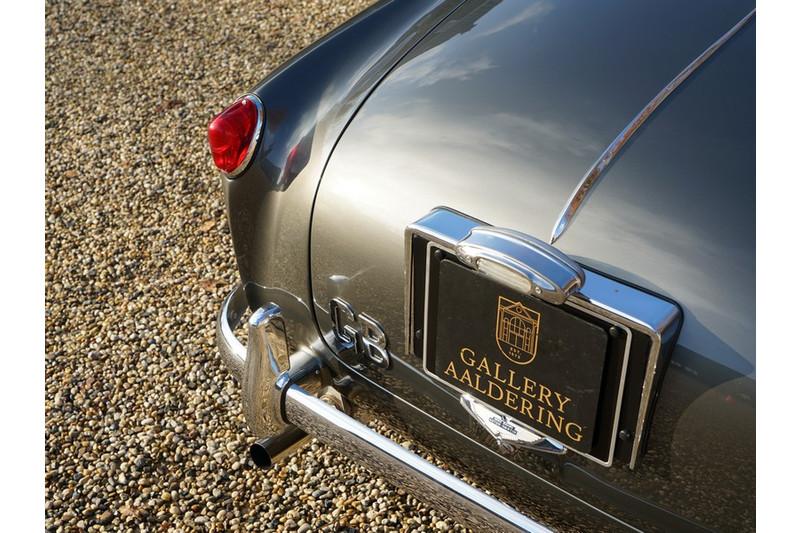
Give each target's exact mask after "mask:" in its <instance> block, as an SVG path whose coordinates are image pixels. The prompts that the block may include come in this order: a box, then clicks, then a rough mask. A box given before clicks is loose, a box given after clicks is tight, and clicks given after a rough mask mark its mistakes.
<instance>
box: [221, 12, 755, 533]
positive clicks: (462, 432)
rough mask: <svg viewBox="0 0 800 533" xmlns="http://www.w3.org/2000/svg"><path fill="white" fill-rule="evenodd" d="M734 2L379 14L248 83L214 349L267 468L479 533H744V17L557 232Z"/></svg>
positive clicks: (749, 351)
mask: <svg viewBox="0 0 800 533" xmlns="http://www.w3.org/2000/svg"><path fill="white" fill-rule="evenodd" d="M752 7H753V6H752V5H751V3H750V2H731V3H726V4H725V5H724V6H720V5H719V4H718V3H716V2H679V3H678V4H675V3H672V4H670V5H660V4H649V3H648V4H646V5H644V4H641V3H638V2H612V3H609V4H607V5H603V6H596V5H594V4H589V5H587V4H585V3H578V2H576V3H570V2H566V3H561V4H554V3H549V2H535V3H516V2H512V1H505V2H486V1H467V2H439V3H435V4H433V5H430V4H427V3H422V2H406V3H398V2H386V3H382V4H379V5H378V6H376V7H374V8H373V9H371V10H369V11H367V12H366V13H364V14H363V15H361V16H360V17H359V18H358V19H355V20H354V21H352V22H351V23H349V24H348V25H346V26H345V27H343V28H342V29H340V30H337V32H335V33H334V34H332V35H331V36H329V37H327V38H326V39H324V40H323V41H321V42H320V43H318V44H317V45H315V46H314V47H312V49H310V50H309V51H308V52H306V53H304V54H303V55H301V56H300V57H299V58H297V59H295V60H294V61H293V62H292V63H290V64H288V65H286V66H285V67H284V68H283V69H281V70H280V71H278V72H277V73H275V74H274V75H272V76H271V77H270V78H268V79H267V80H265V81H264V82H263V83H262V84H260V85H259V86H258V87H256V88H255V89H254V90H253V92H252V96H250V97H248V98H249V100H243V102H245V103H244V104H243V103H241V102H240V103H239V104H238V105H240V106H245V107H247V106H248V104H247V103H246V102H251V103H252V107H253V109H254V110H255V114H251V115H250V116H251V117H255V119H248V120H251V122H253V124H254V126H253V131H254V132H258V135H259V137H260V138H257V139H255V140H254V141H253V136H252V135H251V136H250V137H249V138H243V140H241V141H240V142H239V144H238V145H239V146H240V153H239V154H237V156H236V158H234V160H232V161H230V162H229V165H230V167H229V168H230V171H231V172H230V173H228V175H227V176H225V177H223V186H224V190H225V194H226V198H227V202H228V208H229V218H230V223H231V230H232V237H233V241H234V245H235V248H236V255H237V261H238V265H239V270H240V275H241V279H242V287H241V288H240V289H237V290H236V291H234V292H233V293H232V295H231V296H230V297H229V299H228V300H227V301H226V304H225V307H224V308H223V311H222V313H221V315H220V322H219V338H220V345H221V349H222V353H223V358H224V360H225V361H226V363H228V366H229V367H230V368H231V370H232V372H233V374H234V375H235V376H236V377H237V378H238V379H239V380H240V382H241V383H242V387H243V393H244V395H243V396H244V402H245V405H244V406H243V407H244V411H245V415H246V417H247V419H248V423H249V425H250V427H251V429H253V430H254V433H255V436H256V437H258V438H259V439H263V440H260V441H259V442H258V443H257V447H256V450H257V452H258V453H261V455H260V456H259V457H262V458H263V460H264V463H265V464H269V463H270V462H271V461H272V460H275V459H277V458H278V457H279V456H280V455H282V454H284V453H286V452H287V451H289V450H291V449H292V448H293V447H294V446H295V445H297V444H299V443H301V442H302V441H303V439H304V438H305V436H306V435H307V434H310V435H313V436H316V437H318V438H320V439H321V440H323V441H325V442H327V443H329V444H330V445H331V446H333V447H334V448H337V449H339V450H340V451H342V452H344V453H346V454H348V455H349V456H350V457H352V458H353V459H354V460H360V461H362V462H364V463H366V464H367V465H368V466H370V467H372V468H373V469H377V470H378V471H379V472H381V474H382V475H384V476H386V477H387V478H389V479H394V480H395V481H396V483H397V484H398V485H400V486H401V487H405V488H407V489H408V490H409V491H411V492H413V493H416V494H419V495H420V496H422V497H423V498H424V499H426V500H428V501H431V502H432V503H438V504H439V505H440V506H441V507H443V508H444V509H445V510H446V512H448V513H450V514H452V515H453V516H456V517H458V518H459V519H460V520H461V521H463V522H464V523H465V524H469V525H471V526H473V527H475V528H477V529H501V530H505V529H511V528H518V529H523V530H525V529H527V530H535V529H537V528H539V527H553V528H557V529H582V530H585V529H621V528H622V529H624V528H640V529H648V530H704V529H718V530H741V529H746V530H747V529H753V528H754V522H755V466H754V465H755V460H754V457H755V430H754V422H755V378H754V376H755V346H754V338H755V334H754V294H755V287H754V270H755V260H754V257H755V256H754V251H755V250H754V242H755V235H754V229H755V223H754V203H753V198H754V186H755V185H754V160H755V158H754V131H755V129H754V116H755V114H754V93H755V86H754V64H755V62H754V50H755V44H754V43H755V39H754V36H755V27H754V23H753V22H752V21H751V22H750V23H749V24H744V25H742V26H741V29H740V30H738V31H737V32H736V34H735V35H733V36H731V37H730V40H729V42H726V43H725V45H724V46H723V47H721V48H720V49H719V50H718V51H716V52H715V53H714V55H713V57H711V58H710V59H709V60H708V61H707V62H706V63H705V64H704V65H703V66H702V67H700V68H698V70H697V71H696V72H694V73H693V74H692V76H691V77H689V78H687V80H686V81H685V82H684V83H682V84H681V86H680V88H678V89H677V90H676V91H675V92H674V94H671V96H670V97H669V99H668V100H666V101H665V103H664V104H663V105H661V107H660V108H659V109H658V111H656V112H655V113H654V114H653V115H652V116H651V117H649V119H648V121H647V122H646V124H645V125H644V126H642V127H641V128H639V129H638V132H637V133H636V134H635V136H634V137H632V138H631V139H630V140H629V142H628V144H627V146H626V147H625V148H624V150H623V151H622V152H621V153H620V154H619V156H618V157H617V158H616V159H615V160H614V162H613V164H611V165H610V166H609V167H608V168H607V169H606V170H605V172H604V174H603V176H602V180H601V182H600V183H598V184H597V186H596V188H593V190H592V191H591V196H590V197H589V198H588V199H587V200H586V201H585V204H584V205H581V209H580V212H579V213H578V214H577V215H576V216H575V218H574V220H573V221H571V224H570V226H569V228H568V229H567V230H566V231H564V232H563V234H559V235H558V236H557V238H556V239H555V242H552V240H553V239H552V235H553V234H552V228H553V225H554V223H556V222H557V221H558V218H559V214H560V213H561V212H562V210H563V208H564V206H565V203H568V201H569V199H570V196H571V193H572V191H573V189H574V188H575V186H576V184H578V183H579V180H580V178H581V176H583V175H584V174H585V172H586V170H587V169H589V168H591V167H592V165H593V164H595V161H596V158H597V157H598V155H600V154H601V153H602V152H603V150H604V149H605V148H606V147H607V146H608V145H609V143H611V142H612V141H613V140H614V139H615V138H616V137H617V136H618V135H619V134H620V132H621V131H624V130H625V128H626V126H628V125H629V123H630V121H631V119H632V118H633V117H635V116H636V115H637V113H639V112H640V111H641V110H642V108H643V107H645V106H646V105H647V104H648V102H650V101H651V99H652V98H653V97H654V95H657V94H658V93H659V91H661V90H662V89H663V88H664V86H665V85H666V84H668V83H669V82H670V80H672V79H673V78H674V77H675V76H676V75H677V74H678V73H680V72H681V70H682V69H684V68H685V67H686V66H687V65H688V64H690V63H691V62H692V61H693V60H695V59H696V58H697V56H698V55H699V54H700V53H702V52H703V51H704V50H706V49H707V47H708V46H709V45H710V44H712V43H714V41H715V40H717V39H718V38H719V37H720V36H722V35H725V34H726V32H729V31H730V29H731V28H733V27H734V26H736V25H737V23H740V22H741V21H742V20H743V18H744V17H746V15H747V14H748V13H749V12H750V10H751V9H752ZM250 112H251V113H252V110H250ZM259 120H261V123H262V125H259ZM253 135H255V133H253ZM245 137H247V136H245ZM245 141H247V142H245ZM251 145H252V149H251ZM241 152H244V156H243V158H242V159H241V160H239V159H238V158H239V157H240V156H241ZM248 152H249V155H248ZM223 170H225V169H223ZM481 265H482V266H481ZM523 267H524V268H523ZM537 289H538V292H537ZM247 307H249V308H250V309H252V310H255V313H253V315H252V316H251V317H250V319H249V322H248V326H247V327H248V329H249V336H248V344H247V346H246V347H245V346H243V345H241V344H239V343H238V341H236V340H235V336H234V334H233V327H234V326H235V325H236V324H237V323H238V322H239V319H240V318H241V316H242V314H243V313H244V312H245V310H246V308H247ZM526 402H527V403H526ZM375 418H377V419H380V420H381V421H382V422H384V423H386V424H388V425H389V426H390V427H392V428H394V429H396V430H399V431H401V432H402V433H405V434H408V435H411V436H412V437H413V438H414V439H415V440H416V441H417V442H419V443H420V444H421V445H422V446H423V447H424V448H425V449H426V450H428V451H429V452H430V453H431V454H432V455H433V456H435V457H437V458H439V459H440V460H441V461H442V462H443V463H444V464H446V465H448V466H449V467H450V468H452V469H453V470H455V471H456V472H457V473H458V474H459V475H465V476H467V478H468V479H470V480H472V481H474V482H476V483H477V485H478V486H479V487H480V488H481V489H484V490H488V491H490V492H491V494H492V495H493V496H487V495H486V494H484V493H482V492H479V491H475V490H474V489H472V488H471V487H469V486H468V485H466V484H462V483H461V482H460V481H458V480H457V479H456V478H455V477H453V476H452V475H451V474H449V473H448V472H446V471H445V470H443V469H441V468H439V467H437V466H434V465H432V464H430V463H427V462H425V461H423V460H422V459H420V458H419V457H417V456H414V455H413V454H410V453H409V452H407V451H405V450H403V449H402V447H400V446H398V445H396V444H393V443H391V442H390V441H388V440H385V439H383V437H381V436H380V435H378V434H377V433H376V432H375V431H373V430H372V429H370V428H369V427H366V426H364V423H369V422H370V421H371V420H373V419H375ZM503 502H505V503H503ZM506 504H509V505H506Z"/></svg>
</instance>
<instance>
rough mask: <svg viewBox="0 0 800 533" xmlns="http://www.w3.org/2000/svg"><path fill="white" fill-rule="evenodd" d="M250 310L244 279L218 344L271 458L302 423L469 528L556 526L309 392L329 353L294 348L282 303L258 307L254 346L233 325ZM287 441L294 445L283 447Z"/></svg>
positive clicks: (251, 325)
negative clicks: (519, 509) (324, 355)
mask: <svg viewBox="0 0 800 533" xmlns="http://www.w3.org/2000/svg"><path fill="white" fill-rule="evenodd" d="M246 310H247V300H246V298H245V295H244V290H243V289H242V287H241V286H239V287H237V288H236V289H234V290H233V291H232V292H231V293H230V294H229V295H228V296H227V297H226V298H225V301H224V303H223V305H222V308H221V310H220V313H219V316H218V318H217V346H218V347H219V351H220V355H221V357H222V360H223V361H224V363H225V365H226V366H227V367H228V369H229V370H230V371H231V373H232V374H233V375H234V376H235V377H236V379H237V380H238V381H239V383H241V384H242V407H243V410H244V414H245V418H246V419H247V422H248V425H249V426H250V428H251V429H252V430H253V432H254V433H255V434H256V436H257V437H259V438H263V437H267V438H266V439H264V440H262V441H261V443H260V446H259V449H260V450H262V451H263V450H268V453H269V454H270V456H271V457H270V460H268V461H266V463H265V464H270V463H271V462H272V461H273V460H274V459H276V458H277V457H279V456H280V455H281V454H284V453H288V452H290V451H291V449H294V448H296V445H297V444H298V442H297V438H296V435H297V434H298V429H299V430H300V431H302V432H305V433H306V434H307V435H310V436H313V437H316V438H317V439H319V440H320V441H322V442H324V443H325V444H327V445H328V446H330V447H331V448H334V449H336V450H337V451H339V452H340V453H343V454H345V455H347V456H348V457H350V458H351V459H353V460H355V461H357V462H359V463H361V464H362V465H364V466H365V467H366V468H368V469H370V470H372V471H374V472H377V473H380V475H382V476H384V477H385V478H386V479H387V480H389V481H390V482H392V483H394V484H395V485H397V486H398V487H400V488H402V489H404V490H407V491H408V492H409V493H411V494H413V495H414V496H417V497H419V498H420V499H421V500H423V501H426V502H428V503H430V504H432V505H434V506H436V507H438V508H439V509H440V510H441V511H442V512H444V513H446V514H447V515H448V516H451V517H452V518H454V519H455V520H457V521H459V522H460V523H462V524H463V525H465V526H467V527H470V528H472V529H475V530H477V531H537V532H538V531H549V529H548V528H546V527H544V526H542V525H541V524H538V523H536V522H534V521H533V520H531V519H530V518H528V517H526V516H525V515H523V514H521V513H519V512H517V511H515V510H514V509H512V508H511V507H509V506H507V505H505V504H504V503H502V502H500V501H498V500H497V499H495V498H492V497H491V496H489V495H487V494H486V493H484V492H482V491H480V490H478V489H476V488H474V487H472V486H470V485H468V484H466V483H464V482H463V481H461V480H460V479H458V478H456V477H455V476H453V475H452V474H449V473H447V472H445V471H444V470H442V469H441V468H439V467H437V466H435V465H433V464H431V463H429V462H428V461H426V460H424V459H422V458H421V457H419V456H418V455H416V454H414V453H412V452H410V451H408V450H406V449H405V448H403V447H402V446H400V445H398V444H396V443H395V442H393V441H391V440H389V439H387V438H386V437H384V436H382V435H380V434H378V433H376V432H375V431H373V430H371V429H370V428H368V427H367V426H365V425H364V424H362V423H361V422H359V421H357V420H355V419H354V418H352V417H350V416H349V415H347V414H346V413H344V412H342V411H341V410H339V409H337V408H336V407H334V406H332V405H330V403H334V404H335V403H336V402H326V401H324V400H323V399H320V398H318V397H316V396H315V395H314V394H311V393H309V387H311V388H312V389H313V388H314V386H315V385H317V384H318V379H319V376H320V374H321V371H322V362H321V358H320V357H317V356H316V355H315V354H313V353H308V352H306V351H298V352H295V353H292V354H289V353H288V344H287V342H286V332H285V326H284V323H283V320H282V317H281V315H280V308H278V306H276V305H275V304H269V305H267V306H264V307H262V308H259V309H258V310H256V311H255V312H254V313H253V314H252V316H251V317H250V319H249V321H248V345H247V346H246V347H245V346H244V345H242V344H241V343H240V342H239V341H238V339H237V338H236V336H235V335H234V333H233V329H234V328H235V327H236V326H237V325H238V324H239V322H240V321H241V318H242V316H243V315H244V313H245V311H246ZM323 397H326V396H323ZM287 436H289V437H287ZM280 443H290V444H291V445H292V446H291V447H290V446H289V445H287V446H286V449H283V445H282V444H280ZM290 448H291V449H290Z"/></svg>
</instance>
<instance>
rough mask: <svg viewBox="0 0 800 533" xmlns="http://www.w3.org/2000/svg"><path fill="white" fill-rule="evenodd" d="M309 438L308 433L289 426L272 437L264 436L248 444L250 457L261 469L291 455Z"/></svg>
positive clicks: (265, 468)
mask: <svg viewBox="0 0 800 533" xmlns="http://www.w3.org/2000/svg"><path fill="white" fill-rule="evenodd" d="M308 440H309V436H308V433H306V432H304V431H303V430H301V429H297V427H296V426H289V427H288V428H286V429H285V430H284V431H282V432H281V433H278V434H277V435H275V436H273V437H266V438H263V439H261V440H257V441H255V442H254V443H253V444H251V445H250V458H251V459H252V460H253V463H255V465H256V466H257V467H259V468H261V469H262V470H267V469H268V468H270V467H272V465H274V464H275V463H277V462H279V461H280V460H282V459H284V458H285V457H286V456H288V455H291V454H292V453H294V451H295V450H297V449H298V448H299V447H301V446H302V445H303V444H305V443H306V442H307V441H308Z"/></svg>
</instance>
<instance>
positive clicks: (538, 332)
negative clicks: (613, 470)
mask: <svg viewBox="0 0 800 533" xmlns="http://www.w3.org/2000/svg"><path fill="white" fill-rule="evenodd" d="M435 270H436V271H437V272H438V273H437V272H432V273H431V274H432V280H431V287H430V294H429V297H430V302H429V306H428V312H429V313H430V315H429V316H428V321H427V328H428V329H427V331H428V341H427V343H428V344H427V347H426V348H427V350H426V357H425V365H426V368H427V370H428V371H429V372H432V373H433V374H435V375H436V376H437V377H439V378H440V379H442V380H444V381H445V382H446V383H448V384H450V385H451V386H453V387H455V388H456V389H458V390H460V391H463V392H466V393H469V394H471V395H472V396H474V397H476V398H478V399H480V400H481V401H483V402H485V403H486V404H488V405H490V406H492V407H494V408H496V409H497V410H499V411H501V412H503V413H505V414H507V415H508V416H510V417H511V418H513V419H515V420H516V421H518V422H520V423H522V424H525V425H527V426H529V427H531V428H533V429H535V430H537V431H538V432H540V433H542V434H545V435H547V436H551V437H553V438H555V439H556V440H558V441H560V442H562V443H564V444H566V445H567V446H569V447H571V448H573V449H575V450H577V451H581V452H588V451H589V450H590V449H591V447H592V442H593V436H594V433H595V425H596V420H597V418H598V416H597V415H598V405H599V403H600V394H601V386H602V381H603V369H604V365H605V361H606V354H607V350H608V344H609V339H608V333H607V331H606V330H605V329H604V328H602V327H600V326H598V325H596V324H592V323H590V322H588V321H586V320H583V319H581V318H579V317H577V316H575V315H574V314H572V313H569V312H567V310H565V309H563V308H561V307H557V306H553V305H549V304H546V303H544V302H542V301H540V300H537V299H535V298H531V297H528V296H525V295H522V294H519V293H516V292H514V291H513V290H511V289H508V288H506V287H504V286H502V285H500V284H498V283H496V282H494V281H492V280H490V279H488V278H485V277H484V276H482V275H480V274H478V273H476V272H474V271H473V270H470V269H468V268H466V267H464V266H462V265H460V264H458V263H456V262H453V261H451V260H443V261H441V262H440V263H439V264H438V268H437V269H435Z"/></svg>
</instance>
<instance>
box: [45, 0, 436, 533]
mask: <svg viewBox="0 0 800 533" xmlns="http://www.w3.org/2000/svg"><path fill="white" fill-rule="evenodd" d="M369 3H370V2H369V1H367V0H352V1H350V2H348V3H347V4H346V5H345V4H343V3H340V2H339V1H336V0H324V1H316V2H312V1H308V2H301V1H296V0H284V1H272V2H264V1H263V0H262V1H258V2H255V1H246V2H245V1H241V2H240V1H237V2H219V1H214V2H207V3H206V4H205V5H197V4H195V3H188V2H180V3H172V2H170V3H167V2H157V1H147V2H124V1H102V2H99V1H95V2H88V1H87V2H79V1H70V2H48V3H47V4H46V51H47V57H46V91H47V95H46V119H45V120H46V141H45V142H46V165H47V175H46V188H47V191H46V210H47V212H46V216H47V221H46V255H47V260H46V283H47V285H46V300H47V301H46V327H47V333H46V403H45V409H46V417H47V422H46V473H45V476H46V486H47V489H46V507H45V508H46V511H45V512H46V525H47V528H48V529H49V530H52V531H70V530H87V529H88V530H95V531H97V530H106V529H115V530H123V529H124V530H130V529H134V530H135V529H142V530H154V529H158V530H190V529H200V530H212V531H222V530H226V531H227V530H237V529H251V530H257V531H266V530H271V529H278V530H280V529H284V528H285V529H297V530H300V531H308V530H317V529H320V528H322V527H323V526H326V527H327V528H328V529H340V528H343V527H344V528H348V527H353V528H356V529H370V530H397V529H408V530H413V529H417V530H429V529H449V528H451V527H452V522H451V521H450V520H444V519H443V518H441V517H437V516H436V514H435V513H434V512H432V511H430V510H428V509H427V508H425V507H424V506H422V505H420V504H419V503H418V502H416V501H415V500H414V499H413V498H411V497H410V496H407V495H405V494H403V493H402V492H401V491H397V490H395V489H393V488H392V487H390V486H389V485H388V484H387V483H386V482H385V481H384V480H383V479H381V478H376V477H375V476H372V475H370V474H369V473H368V472H367V471H365V470H362V469H360V468H358V467H356V466H354V465H353V464H352V463H351V462H350V461H349V460H347V459H346V458H343V457H341V456H339V455H337V454H336V453H334V452H332V451H329V450H328V449H326V448H325V447H324V446H322V445H321V444H317V443H313V444H311V445H310V446H308V447H307V448H305V450H304V451H303V452H302V453H300V454H298V455H296V456H295V457H294V458H293V459H292V460H291V461H290V462H289V463H287V464H285V465H283V466H280V467H277V468H274V469H272V470H270V471H269V472H268V473H266V474H265V473H263V472H262V471H259V470H257V469H256V468H255V467H254V466H253V465H252V463H251V462H250V460H249V458H248V457H247V447H248V445H249V442H250V440H251V437H250V435H249V432H248V431H247V428H246V426H245V424H244V420H243V418H242V417H241V415H240V403H239V394H238V390H237V387H236V386H235V385H234V383H233V381H232V379H231V378H230V377H229V376H228V374H227V372H226V371H225V370H224V368H223V367H222V366H221V364H220V362H219V361H218V359H217V355H216V353H215V348H214V342H213V337H214V334H213V320H214V315H215V313H216V310H217V306H218V304H219V302H220V301H221V299H222V298H223V296H224V293H225V291H226V290H227V289H228V287H230V286H231V285H232V284H233V283H234V281H235V270H236V269H235V264H234V258H233V253H232V247H231V243H230V239H229V236H228V235H227V223H226V220H225V214H224V210H223V202H222V194H221V191H220V186H219V181H218V177H217V174H216V172H215V171H214V169H213V167H212V164H211V161H210V157H209V156H208V155H207V151H206V145H205V128H206V125H207V123H208V121H209V119H210V117H211V116H212V114H213V113H214V112H219V111H220V110H221V109H222V108H223V107H224V106H225V105H226V104H227V103H229V102H230V101H232V100H233V99H234V98H235V97H236V96H238V95H239V94H240V93H241V92H242V91H243V90H246V89H247V88H249V87H250V86H252V85H254V84H255V83H256V82H258V80H259V79H261V78H262V77H263V76H264V75H266V74H267V73H268V72H269V71H271V70H272V69H274V68H275V67H277V66H278V65H279V64H280V63H281V62H283V61H284V60H286V59H288V58H289V57H291V56H292V55H294V54H295V53H297V52H298V51H300V50H301V49H302V48H304V47H305V46H307V45H308V44H310V43H311V42H312V41H314V40H315V39H317V38H318V37H320V36H321V35H323V34H324V33H326V32H328V31H329V30H331V29H333V28H334V27H336V26H337V25H338V24H340V23H342V22H343V21H345V20H346V19H348V18H349V17H351V16H353V15H354V14H356V13H357V12H358V11H360V10H362V9H363V8H364V7H366V6H367V5H368V4H369Z"/></svg>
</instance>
